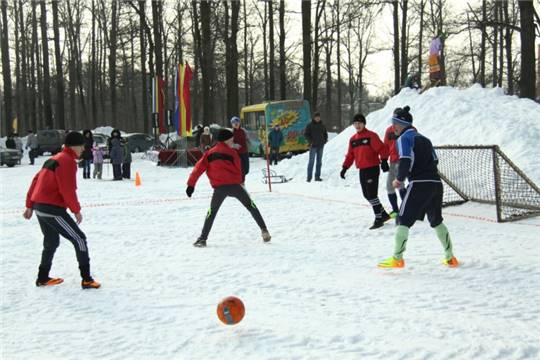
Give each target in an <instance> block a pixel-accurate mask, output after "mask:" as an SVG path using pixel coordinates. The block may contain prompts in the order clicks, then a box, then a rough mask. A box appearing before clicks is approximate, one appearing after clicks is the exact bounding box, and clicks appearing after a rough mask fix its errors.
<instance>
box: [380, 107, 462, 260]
mask: <svg viewBox="0 0 540 360" xmlns="http://www.w3.org/2000/svg"><path fill="white" fill-rule="evenodd" d="M409 110H410V108H409V107H408V106H405V107H404V108H403V109H402V110H400V111H398V112H397V114H395V115H394V116H393V117H392V123H393V124H394V126H395V131H396V135H398V140H397V144H398V149H399V166H398V172H397V175H396V180H394V182H393V184H394V187H395V188H399V187H400V186H401V184H402V183H403V182H404V181H405V178H407V177H408V178H409V185H408V186H407V194H406V195H405V199H404V200H403V203H402V204H401V208H400V209H399V217H398V224H399V225H398V226H397V228H396V235H395V238H394V239H395V247H394V255H393V256H392V257H389V258H388V259H386V260H384V261H382V262H380V263H379V267H381V268H402V267H404V266H405V261H404V260H403V253H404V252H405V247H406V245H407V239H408V238H409V228H411V227H412V226H413V225H414V223H415V222H416V220H423V219H424V215H426V214H427V217H428V221H429V224H430V225H431V227H432V228H433V229H435V233H436V234H437V237H438V238H439V240H440V242H441V244H442V246H443V248H444V253H445V258H444V260H443V264H444V265H446V266H449V267H457V266H458V265H459V263H458V261H457V259H456V258H455V257H454V253H453V251H452V241H451V240H450V234H449V233H448V229H447V228H446V226H445V225H444V224H443V218H442V201H443V186H442V182H441V178H440V177H439V172H438V170H437V163H438V162H439V160H438V158H437V154H436V153H435V150H434V149H433V146H432V144H431V141H430V140H429V139H428V138H426V137H425V136H422V135H420V134H419V133H418V132H417V131H416V129H415V128H413V127H412V121H413V117H412V115H411V113H410V112H409Z"/></svg>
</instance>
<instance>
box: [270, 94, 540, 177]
mask: <svg viewBox="0 0 540 360" xmlns="http://www.w3.org/2000/svg"><path fill="white" fill-rule="evenodd" d="M405 105H409V106H410V107H411V114H412V115H413V116H414V126H415V127H416V128H418V130H419V132H420V133H422V134H423V135H425V136H427V137H428V138H430V139H431V141H432V142H433V144H434V145H499V147H500V148H501V150H502V151H503V152H504V153H506V154H507V155H508V156H509V157H510V159H511V160H512V161H513V162H514V163H515V164H516V165H517V166H518V167H520V168H521V169H522V170H523V171H524V172H525V174H527V176H529V177H530V178H531V179H532V180H533V181H534V182H535V183H540V148H539V147H538V140H539V137H540V121H539V120H540V105H539V104H538V103H535V102H534V101H532V100H529V99H519V98H518V97H516V96H508V95H505V94H504V92H503V90H502V89H500V88H493V89H484V88H482V87H481V86H480V85H474V86H472V87H470V88H467V89H463V90H460V89H456V88H452V87H439V88H433V89H430V90H428V91H426V92H425V93H423V94H418V93H417V92H416V91H414V90H411V89H404V90H402V91H401V92H400V93H399V94H398V95H396V96H394V97H393V98H391V99H390V100H388V102H387V103H386V105H385V107H384V108H382V109H380V110H378V111H375V112H373V113H371V114H369V115H368V116H367V127H368V129H370V130H373V131H375V132H377V133H378V134H379V136H380V137H381V138H382V136H383V135H384V131H385V130H386V128H387V127H388V126H389V125H390V118H391V115H392V112H393V111H394V109H395V108H397V107H404V106H405ZM354 132H355V130H354V128H353V127H352V126H350V127H348V128H347V129H345V130H344V131H342V132H341V133H340V134H339V135H338V136H336V137H335V138H334V139H333V140H331V141H329V142H328V144H327V145H326V146H325V148H324V155H323V171H322V177H323V179H324V180H325V181H326V180H328V181H329V183H330V185H338V184H343V183H344V182H343V181H342V180H341V179H340V177H339V172H340V170H341V164H342V163H343V160H344V157H345V153H346V152H347V146H348V141H349V138H350V137H351V136H352V135H353V134H354ZM307 162H308V154H303V155H300V156H297V157H294V158H292V159H291V160H286V161H282V162H281V163H280V164H279V165H278V167H277V170H278V172H279V173H283V174H286V176H288V177H293V178H294V179H295V180H301V181H305V178H306V167H307ZM351 170H352V169H351ZM353 178H354V179H353ZM345 183H346V184H352V183H354V184H357V183H358V179H357V178H356V176H351V174H349V176H348V179H347V181H346V182H345Z"/></svg>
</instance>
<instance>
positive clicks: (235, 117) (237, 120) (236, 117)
mask: <svg viewBox="0 0 540 360" xmlns="http://www.w3.org/2000/svg"><path fill="white" fill-rule="evenodd" d="M232 124H240V118H239V117H238V116H233V117H232V118H231V125H232Z"/></svg>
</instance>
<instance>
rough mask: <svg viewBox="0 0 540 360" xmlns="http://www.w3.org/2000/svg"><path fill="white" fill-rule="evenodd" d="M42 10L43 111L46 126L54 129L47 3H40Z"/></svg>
mask: <svg viewBox="0 0 540 360" xmlns="http://www.w3.org/2000/svg"><path fill="white" fill-rule="evenodd" d="M40 9H41V44H42V47H43V88H42V91H43V111H44V115H45V118H44V120H45V124H44V125H45V126H48V127H49V128H53V127H54V123H53V117H52V106H51V75H50V71H49V44H48V42H49V38H48V36H47V9H46V8H45V1H42V2H40Z"/></svg>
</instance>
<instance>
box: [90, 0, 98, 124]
mask: <svg viewBox="0 0 540 360" xmlns="http://www.w3.org/2000/svg"><path fill="white" fill-rule="evenodd" d="M91 41H92V44H91V47H92V50H91V51H92V54H90V56H91V60H90V61H91V62H92V63H91V64H90V108H91V109H92V113H91V117H90V118H91V121H90V123H91V124H92V127H96V126H97V101H96V76H97V74H96V51H97V49H96V4H95V0H92V40H91Z"/></svg>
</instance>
